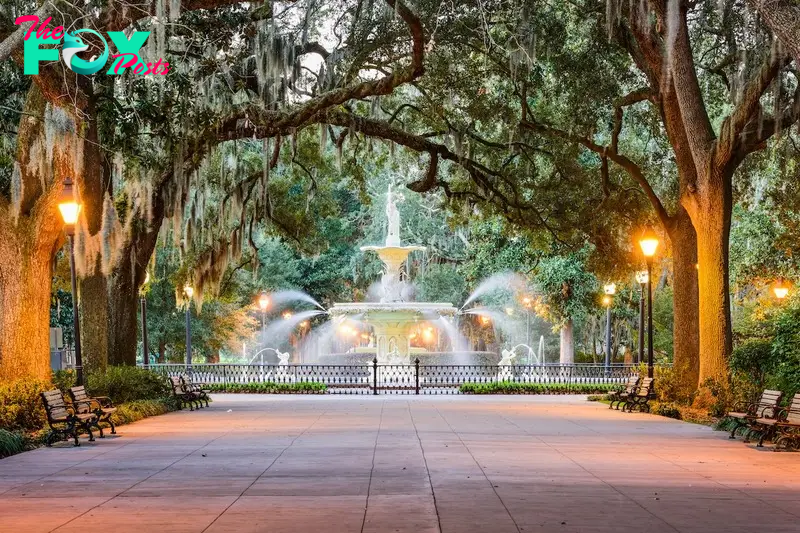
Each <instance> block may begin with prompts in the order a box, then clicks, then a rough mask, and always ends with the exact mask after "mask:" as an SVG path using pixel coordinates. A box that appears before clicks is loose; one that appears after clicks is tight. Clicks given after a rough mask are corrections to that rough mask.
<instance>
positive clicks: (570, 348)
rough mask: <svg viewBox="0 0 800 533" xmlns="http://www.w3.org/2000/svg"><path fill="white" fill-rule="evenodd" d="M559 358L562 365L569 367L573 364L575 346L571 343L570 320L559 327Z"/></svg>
mask: <svg viewBox="0 0 800 533" xmlns="http://www.w3.org/2000/svg"><path fill="white" fill-rule="evenodd" d="M560 348H561V357H560V359H559V360H560V362H561V364H562V365H571V364H573V363H574V362H575V346H574V344H573V341H572V319H571V318H570V319H569V320H567V321H566V323H564V325H563V326H562V327H561V345H560Z"/></svg>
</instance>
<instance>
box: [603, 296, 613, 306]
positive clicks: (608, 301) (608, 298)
mask: <svg viewBox="0 0 800 533" xmlns="http://www.w3.org/2000/svg"><path fill="white" fill-rule="evenodd" d="M603 305H605V306H606V307H608V306H609V305H611V296H603Z"/></svg>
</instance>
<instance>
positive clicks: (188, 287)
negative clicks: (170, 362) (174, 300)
mask: <svg viewBox="0 0 800 533" xmlns="http://www.w3.org/2000/svg"><path fill="white" fill-rule="evenodd" d="M183 294H185V295H186V369H187V371H188V370H191V368H192V296H194V288H193V287H192V286H191V285H188V284H187V285H186V286H184V287H183Z"/></svg>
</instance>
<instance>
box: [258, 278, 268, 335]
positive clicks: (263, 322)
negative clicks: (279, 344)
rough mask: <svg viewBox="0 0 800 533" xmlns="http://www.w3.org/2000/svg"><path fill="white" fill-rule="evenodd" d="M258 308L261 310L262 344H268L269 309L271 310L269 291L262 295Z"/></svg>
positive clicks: (259, 298)
mask: <svg viewBox="0 0 800 533" xmlns="http://www.w3.org/2000/svg"><path fill="white" fill-rule="evenodd" d="M258 307H259V308H260V309H261V342H262V343H266V342H267V339H266V335H267V309H268V308H269V295H268V294H267V291H264V292H262V293H261V296H259V297H258Z"/></svg>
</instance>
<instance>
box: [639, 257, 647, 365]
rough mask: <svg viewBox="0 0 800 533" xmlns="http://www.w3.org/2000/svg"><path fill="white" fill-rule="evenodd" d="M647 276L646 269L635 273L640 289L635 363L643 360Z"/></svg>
mask: <svg viewBox="0 0 800 533" xmlns="http://www.w3.org/2000/svg"><path fill="white" fill-rule="evenodd" d="M649 278H650V276H649V275H648V273H647V270H641V271H639V272H637V273H636V281H637V282H638V283H639V287H640V289H641V292H640V293H639V356H638V359H637V360H636V362H637V363H641V362H642V361H644V287H645V285H647V280H648V279H649Z"/></svg>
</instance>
